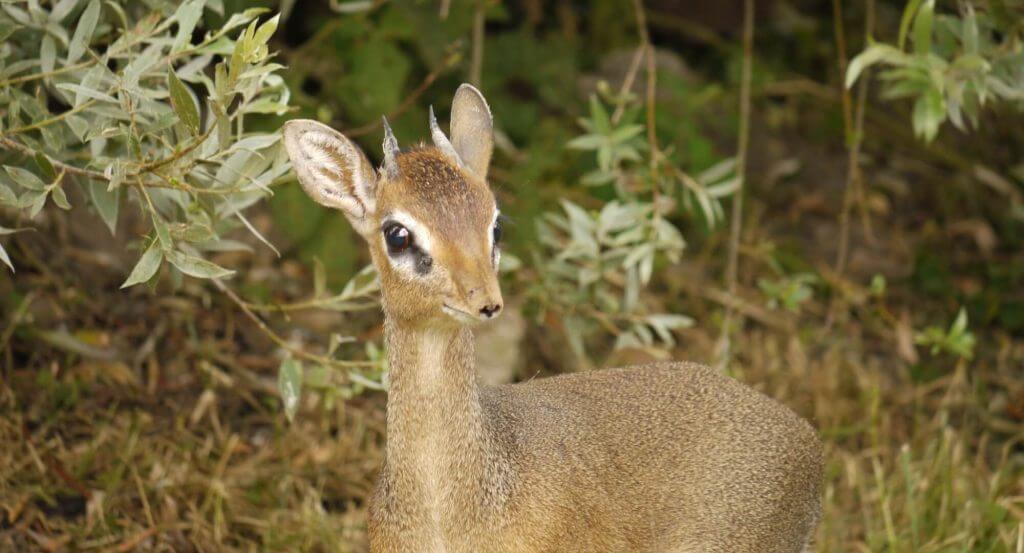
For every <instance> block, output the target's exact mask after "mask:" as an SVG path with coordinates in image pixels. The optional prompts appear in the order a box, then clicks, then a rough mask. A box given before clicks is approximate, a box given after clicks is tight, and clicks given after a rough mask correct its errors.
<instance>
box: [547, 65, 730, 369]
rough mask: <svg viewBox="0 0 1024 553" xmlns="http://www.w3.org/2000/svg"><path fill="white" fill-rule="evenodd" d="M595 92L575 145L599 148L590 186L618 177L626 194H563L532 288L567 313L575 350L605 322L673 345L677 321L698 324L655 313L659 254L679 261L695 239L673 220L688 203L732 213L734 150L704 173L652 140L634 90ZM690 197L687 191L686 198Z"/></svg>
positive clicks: (614, 184) (629, 335)
mask: <svg viewBox="0 0 1024 553" xmlns="http://www.w3.org/2000/svg"><path fill="white" fill-rule="evenodd" d="M598 90H599V91H600V92H601V96H602V97H603V98H604V99H606V100H607V101H608V102H609V103H610V104H611V106H612V107H613V108H614V111H613V113H611V114H609V110H608V109H607V108H606V106H605V102H604V101H602V99H601V98H599V97H598V96H597V95H595V96H592V97H591V98H590V114H589V117H581V118H580V120H579V124H580V126H581V127H582V128H583V130H584V134H582V135H580V136H577V137H576V138H574V139H572V140H570V141H569V142H568V143H567V146H568V147H569V148H572V149H577V150H583V151H587V152H593V154H594V161H595V163H596V167H595V168H594V169H592V170H591V171H589V172H587V173H586V174H585V175H583V176H582V178H581V182H582V184H583V185H585V186H587V187H610V188H611V190H612V191H613V193H614V196H615V198H616V199H614V200H611V201H609V202H607V203H606V204H604V206H603V207H602V208H601V209H600V210H599V211H587V210H586V209H584V208H582V207H580V206H579V205H578V204H576V203H574V202H572V201H570V200H562V201H561V203H562V210H563V212H562V213H546V214H544V216H543V217H542V218H541V219H539V220H538V230H537V236H538V239H539V245H540V246H541V250H540V251H539V252H538V253H537V254H536V255H535V265H536V269H537V272H538V273H539V274H540V275H541V278H540V280H539V281H537V283H536V285H535V286H533V287H532V288H531V294H532V297H533V298H534V300H535V302H536V303H537V304H538V309H539V311H540V312H541V314H542V316H543V314H544V313H546V312H548V311H557V312H560V313H562V314H563V316H562V319H561V320H562V325H563V328H564V329H565V332H566V335H567V337H568V339H569V342H570V345H571V346H572V348H573V351H574V352H575V353H576V355H577V356H578V357H580V358H584V359H585V358H586V349H587V348H586V342H587V339H588V337H591V336H592V335H593V334H594V333H595V331H597V330H603V331H605V332H608V333H611V334H612V335H614V336H615V337H616V338H615V345H614V347H615V348H616V349H618V348H623V347H645V348H652V347H658V346H669V347H671V346H673V345H675V339H674V338H673V337H672V331H673V330H675V329H679V328H684V327H688V326H690V325H692V324H693V320H692V319H691V318H690V317H687V316H685V315H678V314H668V313H652V312H650V310H649V309H648V308H647V307H646V306H645V305H644V303H643V302H642V301H641V292H642V291H643V290H644V288H645V287H646V286H647V285H648V284H649V283H650V281H651V277H652V275H653V272H654V266H655V261H656V260H657V259H659V258H663V259H665V260H667V261H668V262H669V263H678V261H679V259H680V256H681V255H682V251H683V248H684V246H685V241H684V239H683V236H682V233H681V232H680V231H679V229H678V228H676V226H675V225H674V224H673V223H672V222H671V221H670V220H669V217H670V215H671V212H672V211H674V210H675V209H676V207H677V206H682V207H683V208H684V209H686V211H687V213H690V214H697V215H698V216H703V218H704V220H706V221H708V222H709V223H710V224H714V222H716V221H719V220H720V219H721V217H722V207H721V205H720V203H719V200H720V199H721V198H722V197H724V196H726V195H728V194H729V193H731V192H732V191H734V190H735V188H736V184H737V182H738V178H736V177H732V176H731V173H732V170H733V168H734V164H733V163H732V160H731V159H730V160H726V161H724V162H721V163H719V164H717V165H716V166H714V167H712V168H710V169H708V170H707V171H705V172H704V173H703V174H702V175H701V176H700V177H699V179H694V178H692V177H690V176H689V175H687V174H686V173H685V172H683V171H682V170H681V169H679V168H678V167H676V166H675V165H674V164H673V163H672V162H671V160H670V158H669V156H668V155H666V154H664V153H663V152H660V151H652V149H651V147H650V145H649V144H648V143H647V142H645V141H644V139H643V134H644V131H645V129H646V127H645V126H644V125H642V124H639V123H636V120H637V118H638V117H639V115H640V113H641V112H642V109H643V107H644V106H642V105H640V104H639V103H638V102H637V101H636V99H635V98H634V97H633V96H631V95H614V94H612V93H610V92H609V89H608V86H607V84H602V85H600V86H599V88H598ZM680 200H681V201H680Z"/></svg>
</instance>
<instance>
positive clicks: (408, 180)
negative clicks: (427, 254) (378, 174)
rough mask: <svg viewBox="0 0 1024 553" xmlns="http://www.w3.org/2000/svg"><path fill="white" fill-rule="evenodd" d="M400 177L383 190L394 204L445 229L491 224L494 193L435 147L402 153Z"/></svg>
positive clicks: (451, 229)
mask: <svg viewBox="0 0 1024 553" xmlns="http://www.w3.org/2000/svg"><path fill="white" fill-rule="evenodd" d="M396 161H397V162H398V168H399V170H398V174H399V175H400V178H399V179H396V180H395V181H390V182H388V183H387V184H386V185H385V187H384V188H385V189H384V190H382V192H383V195H384V199H385V201H386V203H387V204H390V205H394V206H395V207H399V208H401V209H403V210H405V211H408V212H409V214H410V215H412V216H414V217H416V218H417V219H419V220H422V221H424V222H428V224H429V225H430V226H431V227H434V228H436V229H437V230H440V231H442V232H449V231H450V232H459V231H465V230H469V229H473V228H488V226H489V225H490V224H491V218H492V217H493V215H494V196H493V195H492V194H491V191H490V190H489V189H488V188H487V185H486V184H485V183H484V182H483V181H481V180H479V179H477V178H474V177H471V176H468V175H466V173H465V172H463V171H462V170H461V169H460V168H459V167H457V166H456V165H455V164H453V163H452V162H450V161H449V160H448V158H446V157H445V156H444V154H442V153H441V152H439V151H438V150H437V149H436V148H432V147H425V148H421V149H417V150H412V151H409V152H404V153H402V154H400V155H399V156H398V157H397V158H396ZM387 200H391V201H387Z"/></svg>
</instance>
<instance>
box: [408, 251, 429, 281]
mask: <svg viewBox="0 0 1024 553" xmlns="http://www.w3.org/2000/svg"><path fill="white" fill-rule="evenodd" d="M409 253H410V254H411V255H412V259H413V267H414V268H415V269H416V274H418V275H426V274H428V273H430V269H432V268H433V267H434V258H432V257H430V254H429V253H427V252H425V251H423V250H422V249H420V247H419V246H418V245H416V244H413V246H412V247H411V248H410V250H409Z"/></svg>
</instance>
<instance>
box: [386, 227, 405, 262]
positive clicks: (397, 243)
mask: <svg viewBox="0 0 1024 553" xmlns="http://www.w3.org/2000/svg"><path fill="white" fill-rule="evenodd" d="M384 242H385V243H386V244H387V245H388V253H390V254H391V255H395V254H399V253H402V252H404V251H405V250H407V249H409V246H411V245H412V233H411V232H409V229H407V228H405V227H403V226H402V225H400V224H398V223H390V224H388V225H387V226H385V227H384Z"/></svg>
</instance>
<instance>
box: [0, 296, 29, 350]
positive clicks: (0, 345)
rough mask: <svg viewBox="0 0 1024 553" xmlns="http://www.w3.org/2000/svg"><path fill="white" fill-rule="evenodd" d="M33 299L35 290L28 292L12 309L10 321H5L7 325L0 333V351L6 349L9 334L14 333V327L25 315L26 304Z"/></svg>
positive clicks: (9, 337) (16, 326)
mask: <svg viewBox="0 0 1024 553" xmlns="http://www.w3.org/2000/svg"><path fill="white" fill-rule="evenodd" d="M34 299H35V291H32V292H29V293H28V294H26V295H25V297H24V298H23V299H22V300H21V303H19V304H18V307H17V308H15V309H14V313H13V314H12V315H11V322H9V323H7V327H6V328H4V332H3V334H0V351H4V350H5V349H7V341H8V340H10V339H11V335H13V334H14V329H16V328H18V325H19V324H21V318H22V317H24V316H25V312H26V311H28V306H29V305H31V304H32V300H34Z"/></svg>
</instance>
